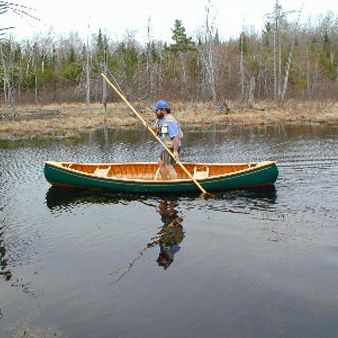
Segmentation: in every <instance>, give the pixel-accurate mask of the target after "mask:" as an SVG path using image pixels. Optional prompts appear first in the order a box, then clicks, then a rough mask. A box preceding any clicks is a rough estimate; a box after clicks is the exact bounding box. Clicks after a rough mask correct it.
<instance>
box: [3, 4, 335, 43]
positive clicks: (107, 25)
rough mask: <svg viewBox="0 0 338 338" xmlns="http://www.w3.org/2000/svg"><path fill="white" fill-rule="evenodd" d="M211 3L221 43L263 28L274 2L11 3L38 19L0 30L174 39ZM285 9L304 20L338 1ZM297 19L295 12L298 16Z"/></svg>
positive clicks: (10, 19) (199, 25)
mask: <svg viewBox="0 0 338 338" xmlns="http://www.w3.org/2000/svg"><path fill="white" fill-rule="evenodd" d="M209 1H210V16H209V17H210V21H211V22H213V25H214V27H217V28H218V32H219V36H220V38H221V39H228V38H230V37H234V38H237V37H238V35H239V33H240V31H241V30H242V28H243V27H244V26H246V27H250V26H252V27H254V28H255V29H256V30H258V31H259V30H260V29H261V28H262V26H263V24H264V20H265V19H264V17H265V15H266V14H267V13H271V12H272V10H273V6H274V2H275V1H274V0H235V1H234V0H232V1H230V0H120V1H117V0H110V1H109V0H96V1H93V0H92V1H89V0H82V1H80V0H52V1H51V0H13V2H14V3H17V4H22V5H25V6H27V7H30V8H33V9H34V11H30V13H32V14H33V15H34V16H36V17H38V18H39V19H40V21H36V20H33V19H28V18H25V17H19V16H17V15H15V14H14V13H6V14H3V15H1V16H0V19H1V20H0V27H7V26H15V27H16V28H15V29H13V30H12V34H13V35H14V37H15V39H24V38H31V37H33V36H37V35H38V34H40V33H46V32H48V31H52V32H54V33H55V34H57V35H58V34H65V35H67V34H68V33H69V32H78V33H79V35H80V36H81V37H82V38H85V37H86V36H87V35H88V33H90V34H91V33H97V32H98V30H99V28H101V29H102V31H103V32H105V33H106V34H107V35H109V37H111V38H113V39H115V40H118V41H120V40H121V39H123V38H124V37H125V36H126V34H127V32H128V33H129V34H133V35H134V36H135V38H136V40H137V41H139V42H141V43H142V42H146V41H147V39H148V38H147V27H148V22H150V25H149V27H150V36H151V38H152V39H155V40H162V41H167V42H170V41H171V35H172V32H171V28H173V25H174V21H175V19H180V20H182V22H183V25H184V27H185V28H186V32H187V34H188V35H189V36H196V34H197V32H199V31H200V32H201V31H202V30H203V26H204V24H205V17H206V14H205V8H206V6H207V5H208V4H209ZM280 4H281V5H282V7H283V9H284V10H286V11H289V10H299V9H300V8H301V7H302V5H303V11H302V15H301V18H302V21H303V22H307V21H308V20H309V18H312V19H315V18H317V17H318V16H319V15H320V14H326V13H327V12H328V11H330V10H331V11H332V12H333V13H334V15H337V13H338V6H337V0H321V1H319V0H304V1H297V0H280ZM294 18H295V14H294Z"/></svg>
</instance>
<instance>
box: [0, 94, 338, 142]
mask: <svg viewBox="0 0 338 338" xmlns="http://www.w3.org/2000/svg"><path fill="white" fill-rule="evenodd" d="M135 108H136V109H137V110H138V111H140V112H142V116H143V117H144V118H145V120H146V121H147V122H148V123H149V122H151V121H153V120H154V113H153V112H152V111H151V109H150V107H149V105H147V104H144V103H143V104H137V105H136V104H135ZM172 108H173V112H174V113H175V116H176V118H177V119H178V120H179V121H180V122H181V123H182V124H184V125H185V126H206V127H207V126H208V125H216V124H217V125H222V124H230V123H232V124H241V125H248V126H260V125H279V124H285V123H329V124H336V123H338V103H337V102H328V101H325V102H321V101H320V102H319V101H315V102H314V101H291V100H290V101H288V102H286V103H285V104H284V105H283V106H277V105H276V104H274V103H273V102H271V101H264V102H260V103H259V104H257V105H256V106H255V107H254V108H248V107H246V106H244V105H243V104H241V103H240V102H233V103H232V104H231V105H230V108H231V110H230V112H229V113H225V112H220V111H219V109H217V108H215V107H214V106H213V105H212V104H211V103H188V102H175V103H172ZM17 111H18V118H17V119H13V120H12V119H10V118H9V113H8V112H7V111H6V110H4V109H0V114H3V115H5V118H2V119H1V120H0V136H4V135H5V136H8V135H14V136H18V137H24V136H29V137H32V135H40V136H41V135H42V136H43V135H45V136H64V137H74V136H76V135H77V134H78V133H79V132H80V131H83V130H88V129H96V128H99V127H101V126H107V127H110V128H120V127H137V126H141V124H140V122H139V120H138V119H137V118H136V117H135V116H134V114H133V113H132V112H131V111H130V110H129V108H128V107H127V106H126V105H125V104H124V103H123V102H120V103H111V104H109V105H108V109H107V112H105V111H104V109H103V106H102V105H100V104H92V105H91V106H90V109H89V110H88V109H87V108H86V106H85V105H84V104H78V103H77V104H67V105H66V104H64V105H48V106H42V107H39V108H36V107H34V106H20V107H17ZM48 111H49V112H51V111H52V112H53V111H59V112H60V113H59V114H48V113H47V114H46V112H48Z"/></svg>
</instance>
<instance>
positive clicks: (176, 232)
mask: <svg viewBox="0 0 338 338" xmlns="http://www.w3.org/2000/svg"><path fill="white" fill-rule="evenodd" d="M176 207H177V202H176V201H166V200H163V201H161V202H160V204H159V207H158V212H159V214H160V215H161V221H162V222H163V224H164V225H163V227H162V228H161V230H160V231H159V232H158V237H157V238H158V239H157V244H158V245H159V247H160V253H159V255H158V258H157V263H158V265H159V266H161V267H163V269H167V268H168V267H169V266H170V264H171V263H172V262H173V261H174V255H175V254H176V253H177V252H178V251H179V250H180V245H179V244H180V243H181V242H182V241H183V238H184V232H183V226H182V224H181V223H182V221H183V218H182V217H180V216H179V215H178V212H177V210H176V209H175V208H176Z"/></svg>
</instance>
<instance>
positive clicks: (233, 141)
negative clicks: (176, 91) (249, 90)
mask: <svg viewBox="0 0 338 338" xmlns="http://www.w3.org/2000/svg"><path fill="white" fill-rule="evenodd" d="M184 144H185V147H184V151H183V154H182V159H183V160H187V161H204V162H242V161H243V162H246V161H255V160H270V159H276V160H278V161H279V164H278V165H279V172H280V175H279V178H278V180H277V182H276V185H275V187H274V188H273V189H261V190H253V191H244V190H243V191H242V190H240V191H232V192H224V193H221V194H217V195H216V196H214V197H212V198H208V199H201V198H199V197H198V196H191V195H190V196H189V195H188V196H177V195H176V196H175V195H173V196H168V195H136V194H135V195H131V194H129V195H126V194H107V193H104V194H98V193H96V194H94V193H85V192H79V191H63V190H58V189H53V188H50V186H49V184H48V183H47V182H46V181H45V179H44V177H43V171H42V168H43V160H47V159H48V160H60V161H62V160H65V161H90V162H95V161H98V162H106V161H147V160H153V159H155V158H156V154H157V152H158V146H157V145H156V144H155V143H154V142H153V141H152V140H151V139H150V137H148V135H147V134H146V133H145V132H144V131H142V130H139V131H138V130H135V131H125V130H121V131H109V130H101V131H97V132H93V133H90V134H88V135H84V136H82V137H81V138H79V140H77V141H69V140H68V141H67V140H50V141H25V142H20V141H17V142H9V141H6V142H4V141H3V142H2V143H0V159H1V161H0V169H1V174H0V227H1V230H0V273H1V275H0V337H22V336H25V335H26V336H27V337H54V336H58V337H147V338H148V337H161V338H164V337H173V336H174V337H203V338H205V337H250V338H252V337H257V338H258V337H259V338H261V337H307V338H308V337H335V336H337V332H338V322H337V316H338V244H337V238H338V221H337V220H338V213H337V211H338V210H337V209H338V208H337V205H338V204H337V199H338V184H337V180H338V156H337V149H338V128H336V127H321V126H308V127H300V126H299V127H296V126H294V127H281V128H264V129H263V128H258V129H246V128H235V127H232V128H230V127H229V128H226V129H225V130H210V131H207V132H201V131H200V130H190V131H187V130H185V137H184Z"/></svg>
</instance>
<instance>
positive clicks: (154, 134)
mask: <svg viewBox="0 0 338 338" xmlns="http://www.w3.org/2000/svg"><path fill="white" fill-rule="evenodd" d="M101 75H102V77H103V78H104V79H105V80H106V81H107V82H108V84H109V85H110V86H111V87H112V88H113V89H114V90H115V92H116V93H117V95H118V96H119V97H120V98H121V99H122V100H123V101H124V102H125V103H126V104H127V106H128V107H129V108H130V109H131V111H132V112H133V113H134V114H135V115H136V116H137V117H138V118H139V119H140V120H141V122H142V123H143V125H144V126H145V127H146V128H147V129H148V130H149V132H150V133H151V134H152V135H153V136H154V137H155V139H156V140H157V141H158V142H159V143H160V144H161V145H162V146H163V148H164V149H165V150H166V151H167V152H168V154H169V155H170V156H171V157H172V158H173V159H174V160H175V161H176V162H177V164H178V165H179V166H180V167H181V168H182V170H183V171H184V172H185V173H186V174H187V175H188V176H189V177H190V178H191V179H192V180H193V182H194V183H195V184H196V186H197V187H198V189H200V190H201V191H202V193H203V194H207V192H206V190H205V189H204V188H203V187H202V186H201V185H200V184H199V183H198V181H197V180H196V179H195V178H194V177H193V176H192V175H191V173H190V171H189V170H188V169H187V168H186V167H185V166H184V165H183V164H182V162H181V161H179V160H176V159H175V156H174V154H173V153H172V152H171V151H170V149H169V148H168V147H167V146H166V144H165V143H164V142H163V141H162V140H161V139H160V138H159V137H158V136H157V135H156V133H155V132H154V130H153V129H152V128H151V127H149V126H148V124H147V122H146V121H145V120H144V118H143V117H142V116H141V115H140V114H139V113H138V112H137V111H136V110H135V108H134V107H133V106H132V105H131V104H130V103H129V102H128V100H127V99H126V98H125V97H124V96H123V95H122V93H121V92H120V91H119V90H118V89H117V88H116V87H115V86H114V85H113V84H112V83H111V82H110V80H109V79H108V78H107V76H106V75H105V74H103V73H101Z"/></svg>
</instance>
